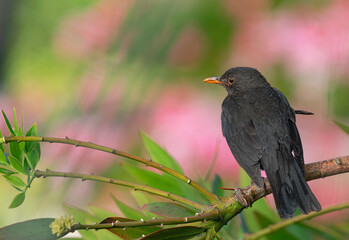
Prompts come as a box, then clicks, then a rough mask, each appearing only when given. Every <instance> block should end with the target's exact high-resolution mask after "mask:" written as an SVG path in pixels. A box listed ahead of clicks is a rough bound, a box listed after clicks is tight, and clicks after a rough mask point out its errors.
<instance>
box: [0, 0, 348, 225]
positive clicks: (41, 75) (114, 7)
mask: <svg viewBox="0 0 349 240" xmlns="http://www.w3.org/2000/svg"><path fill="white" fill-rule="evenodd" d="M348 24H349V2H348V1H344V0H343V1H341V0H333V1H330V0H313V1H306V2H304V1H280V0H252V1H238V0H236V1H235V0H234V1H229V0H214V1H213V0H205V1H199V0H195V1H181V0H172V1H155V0H154V1H150V0H139V1H134V0H133V1H123V0H95V1H93V0H74V1H71V0H60V1H46V0H30V1H15V0H0V88H1V89H0V108H1V109H4V111H5V112H6V113H7V115H9V116H11V114H12V109H13V108H16V111H17V114H18V115H22V114H23V117H24V126H25V128H26V129H28V128H29V126H30V125H31V124H32V123H34V122H37V123H38V132H39V135H43V136H55V137H65V136H69V137H70V138H76V139H81V140H84V141H92V142H94V143H98V144H102V145H106V146H110V147H115V148H117V149H120V150H123V151H128V152H131V153H133V154H136V155H141V156H146V155H145V152H144V150H143V147H142V141H141V138H140V136H139V131H144V132H145V133H147V134H148V135H149V136H150V137H151V138H153V139H154V140H155V141H157V142H158V143H159V144H160V145H161V146H163V147H165V148H166V149H167V150H168V151H169V152H170V153H171V154H172V155H173V156H174V157H175V158H176V159H177V160H178V161H179V162H180V164H181V165H182V166H183V168H184V170H185V172H186V173H187V175H189V176H193V178H197V177H199V176H205V175H206V173H207V171H208V169H209V166H210V164H211V163H212V161H215V164H214V167H213V169H212V172H211V173H210V176H209V177H210V178H212V177H213V176H214V174H219V175H220V176H221V178H222V179H223V183H224V185H225V186H227V187H229V186H238V184H239V183H238V181H237V179H238V175H239V167H238V166H237V164H236V163H235V161H234V160H233V157H232V155H231V153H230V151H229V149H228V146H227V144H226V142H225V140H224V139H223V137H222V134H221V127H220V105H221V102H222V100H223V99H224V97H225V94H226V93H225V90H224V89H223V88H219V87H216V86H212V85H209V84H204V83H203V82H202V80H203V79H204V78H206V77H209V76H216V75H220V74H222V73H223V72H224V71H225V70H227V69H228V68H230V67H233V66H251V67H255V68H258V69H259V70H260V71H261V72H262V73H263V74H264V75H265V76H266V78H267V79H268V80H269V81H270V82H271V84H272V85H273V86H275V87H277V88H279V89H280V90H282V91H283V92H284V93H285V95H286V96H287V97H288V99H289V101H290V102H291V104H292V106H293V107H294V108H296V109H304V110H308V111H312V112H314V113H315V115H314V116H298V117H297V125H298V128H299V131H300V133H301V137H302V140H303V146H304V152H305V161H306V162H314V161H320V160H324V159H328V158H332V157H337V156H342V155H347V154H348V153H349V137H348V135H346V133H344V132H343V131H342V130H340V129H339V128H338V127H337V125H336V124H334V122H333V120H336V121H339V122H342V123H344V124H347V125H348V124H349V25H348ZM10 118H11V117H10ZM0 129H1V131H2V132H3V134H4V135H6V134H8V132H7V131H6V127H5V124H4V121H3V120H1V121H0ZM42 152H43V153H42V159H41V162H40V163H39V166H38V168H39V169H45V168H50V169H55V170H60V171H76V172H82V173H91V172H93V173H95V174H100V175H110V174H111V173H113V174H114V175H117V176H120V178H123V177H127V176H125V173H123V171H122V168H121V167H120V166H121V165H122V164H124V163H125V161H124V160H122V159H119V158H116V157H114V156H111V155H108V154H104V153H98V152H95V151H91V150H86V149H80V148H74V147H71V146H63V145H58V144H54V145H53V144H42ZM348 181H349V175H348V174H343V175H340V176H335V177H329V178H326V179H321V180H316V181H313V182H311V183H310V185H311V188H312V189H313V191H314V192H315V195H316V196H317V197H318V198H319V200H320V202H321V203H322V205H323V206H324V207H326V206H329V205H333V204H336V203H340V202H344V201H348V200H349V192H348V190H347V185H348V184H347V182H348ZM123 191H124V190H119V189H118V188H117V187H109V186H103V185H98V184H91V183H86V182H84V183H81V182H80V181H69V180H64V179H55V180H53V179H47V180H36V181H35V182H34V183H33V186H32V188H31V189H30V191H28V192H27V197H26V201H25V202H24V204H23V205H22V206H21V207H20V208H18V209H13V210H10V209H8V205H9V204H10V202H11V200H12V198H13V197H14V196H15V194H16V191H15V190H13V189H12V188H11V187H10V185H9V184H8V183H7V182H6V181H5V180H4V179H0V196H1V197H0V205H1V207H0V216H2V217H1V218H0V226H4V225H8V224H11V223H14V222H18V221H22V220H27V219H32V218H37V217H57V216H60V215H62V214H63V208H62V203H65V204H70V205H73V206H76V207H79V208H85V207H86V206H89V205H95V206H99V207H103V208H106V209H108V210H113V208H115V206H114V205H110V203H111V201H112V200H111V197H110V195H109V193H110V192H113V193H114V194H118V195H123V194H124V192H123ZM268 198H270V197H268ZM269 200H270V199H269ZM271 204H273V203H272V202H271ZM115 212H117V209H115ZM345 218H347V212H345V211H343V212H342V213H339V214H336V215H326V216H325V217H324V218H323V221H331V222H333V221H341V220H343V219H345Z"/></svg>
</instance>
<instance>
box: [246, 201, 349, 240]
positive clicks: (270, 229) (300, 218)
mask: <svg viewBox="0 0 349 240" xmlns="http://www.w3.org/2000/svg"><path fill="white" fill-rule="evenodd" d="M346 208H349V202H347V203H341V204H338V205H334V206H331V207H327V208H325V209H323V210H322V211H320V212H312V213H309V214H308V215H300V216H297V217H294V218H290V219H287V220H284V221H281V222H278V223H276V224H273V225H271V226H269V227H267V228H264V229H262V230H260V231H258V232H256V233H253V234H250V235H249V236H247V237H246V238H245V239H246V240H252V239H258V238H260V237H263V236H265V235H267V234H270V233H273V232H276V231H278V230H280V229H282V228H285V227H288V226H290V225H292V224H294V223H299V222H302V221H305V220H309V219H311V218H314V217H317V216H321V215H324V214H326V213H330V212H334V211H339V210H342V209H346Z"/></svg>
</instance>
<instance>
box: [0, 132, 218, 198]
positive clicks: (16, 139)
mask: <svg viewBox="0 0 349 240" xmlns="http://www.w3.org/2000/svg"><path fill="white" fill-rule="evenodd" d="M2 142H3V143H9V142H49V143H63V144H70V145H74V146H76V147H85V148H91V149H95V150H98V151H103V152H107V153H111V154H114V155H118V156H121V157H125V158H128V159H131V160H134V161H137V162H140V163H143V164H145V165H146V166H150V167H152V168H156V169H158V170H160V171H162V172H165V173H168V174H170V175H172V176H174V177H176V178H178V179H180V180H182V181H183V182H185V183H187V184H189V185H190V186H192V187H193V188H195V189H197V190H198V191H200V192H201V193H203V194H204V195H205V196H206V198H207V199H208V200H209V201H210V203H216V202H218V201H219V199H218V197H217V195H215V194H213V193H211V192H210V191H208V190H207V189H206V188H204V187H202V186H201V185H199V184H198V183H197V182H195V181H193V180H191V179H190V178H188V177H186V176H184V175H183V174H180V173H179V172H176V171H174V170H173V169H171V168H168V167H165V166H163V165H161V164H159V163H156V162H154V161H152V160H147V159H144V158H141V157H138V156H135V155H132V154H128V153H126V152H122V151H119V150H116V149H114V148H109V147H105V146H102V145H98V144H94V143H91V142H84V141H79V140H74V139H70V138H68V137H66V138H53V137H36V136H28V137H19V136H11V137H3V138H2V139H1V140H0V144H1V143H2Z"/></svg>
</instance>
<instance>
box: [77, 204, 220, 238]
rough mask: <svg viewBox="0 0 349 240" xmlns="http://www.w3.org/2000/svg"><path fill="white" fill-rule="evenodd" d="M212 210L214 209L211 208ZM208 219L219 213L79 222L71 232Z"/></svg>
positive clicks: (215, 216) (212, 218) (214, 217)
mask: <svg viewBox="0 0 349 240" xmlns="http://www.w3.org/2000/svg"><path fill="white" fill-rule="evenodd" d="M213 210H214V209H213ZM209 220H219V213H218V212H217V211H210V212H207V213H202V214H198V215H195V216H189V217H168V218H164V219H151V220H143V219H142V220H141V221H129V222H120V221H116V222H111V223H99V224H93V225H89V224H80V223H77V224H75V225H73V226H72V228H71V232H74V231H75V230H79V229H109V228H132V227H145V226H156V225H160V226H163V225H175V224H186V223H193V222H204V221H209Z"/></svg>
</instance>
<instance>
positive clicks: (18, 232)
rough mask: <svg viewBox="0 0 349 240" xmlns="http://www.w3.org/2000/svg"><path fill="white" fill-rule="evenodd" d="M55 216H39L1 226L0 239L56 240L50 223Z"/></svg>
mask: <svg viewBox="0 0 349 240" xmlns="http://www.w3.org/2000/svg"><path fill="white" fill-rule="evenodd" d="M54 220H55V219H54V218H39V219H33V220H29V221H25V222H19V223H15V224H12V225H9V226H6V227H3V228H0V240H8V239H11V240H23V239H26V240H34V239H35V240H55V239H58V237H56V236H54V235H52V233H51V228H50V227H49V225H50V224H51V223H52V222H53V221H54Z"/></svg>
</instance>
